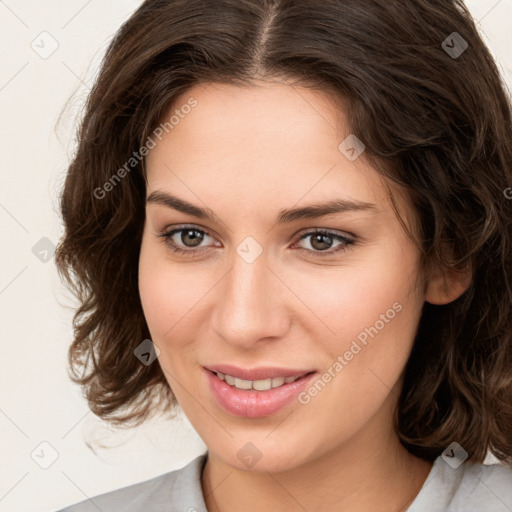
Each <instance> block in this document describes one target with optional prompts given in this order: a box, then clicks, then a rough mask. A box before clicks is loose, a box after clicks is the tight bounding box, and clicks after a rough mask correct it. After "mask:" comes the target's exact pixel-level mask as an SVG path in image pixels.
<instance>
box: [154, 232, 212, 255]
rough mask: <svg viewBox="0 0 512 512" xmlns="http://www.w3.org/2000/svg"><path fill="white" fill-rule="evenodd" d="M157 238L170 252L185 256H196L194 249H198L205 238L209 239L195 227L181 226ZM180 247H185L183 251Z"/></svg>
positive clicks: (205, 233)
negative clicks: (160, 239)
mask: <svg viewBox="0 0 512 512" xmlns="http://www.w3.org/2000/svg"><path fill="white" fill-rule="evenodd" d="M176 235H179V236H176ZM205 235H206V236H205ZM158 236H159V237H160V238H162V239H163V241H164V243H165V244H166V245H167V247H169V249H171V251H173V252H175V253H177V254H181V255H185V256H192V255H194V254H197V253H198V252H199V251H198V250H197V249H196V247H198V246H199V245H200V244H201V242H203V240H205V238H206V237H210V238H211V236H210V235H209V234H208V233H207V232H206V231H204V230H203V229H198V228H197V227H195V226H181V227H179V228H176V229H173V230H171V231H168V232H165V233H162V234H161V235H158ZM177 241H178V243H181V244H183V246H180V245H178V243H177ZM182 247H185V249H183V248H182ZM187 248H188V249H187ZM202 250H204V249H200V251H202Z"/></svg>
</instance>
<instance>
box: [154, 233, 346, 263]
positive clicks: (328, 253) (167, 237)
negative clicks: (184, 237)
mask: <svg viewBox="0 0 512 512" xmlns="http://www.w3.org/2000/svg"><path fill="white" fill-rule="evenodd" d="M187 230H193V231H198V232H199V233H203V234H205V235H208V236H211V235H210V234H209V233H208V232H207V231H205V230H204V229H199V228H197V227H196V226H193V225H186V226H180V227H178V228H174V229H172V230H171V231H166V232H164V233H161V234H159V235H157V236H158V237H159V238H162V239H163V240H162V241H163V242H164V243H165V244H166V246H167V247H168V248H169V249H170V250H171V251H172V252H174V253H176V254H179V255H181V256H186V257H191V256H195V255H197V253H198V252H202V251H204V250H205V249H204V248H203V249H199V250H196V249H182V248H181V247H178V246H177V245H176V244H175V243H174V242H172V241H171V239H172V237H173V235H175V234H176V233H180V232H181V231H187ZM318 233H321V234H324V235H328V236H330V237H332V238H334V239H336V240H338V241H339V242H342V243H341V244H340V245H339V246H338V248H336V249H334V250H331V249H326V250H325V251H318V250H317V251H314V250H311V249H304V248H299V249H298V250H299V251H301V252H303V251H306V252H308V253H313V254H314V255H315V256H318V257H320V258H326V257H329V256H332V255H333V254H336V253H338V252H343V251H345V250H346V249H347V247H348V246H349V245H354V244H355V240H354V239H352V238H349V237H347V236H345V235H341V234H339V233H337V232H333V231H329V230H325V229H314V230H313V231H308V232H307V233H304V234H302V235H300V236H299V239H298V242H300V241H301V240H303V239H305V238H307V237H309V236H311V235H316V234H318Z"/></svg>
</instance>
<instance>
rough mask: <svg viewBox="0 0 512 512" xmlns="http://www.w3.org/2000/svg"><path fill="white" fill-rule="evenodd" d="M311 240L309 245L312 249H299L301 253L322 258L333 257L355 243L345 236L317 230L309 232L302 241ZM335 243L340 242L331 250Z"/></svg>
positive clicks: (301, 238)
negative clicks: (312, 254)
mask: <svg viewBox="0 0 512 512" xmlns="http://www.w3.org/2000/svg"><path fill="white" fill-rule="evenodd" d="M307 238H310V240H309V242H308V244H309V245H310V247H312V248H313V250H311V249H307V248H306V249H305V248H303V247H302V248H299V250H300V251H306V252H309V253H314V256H319V257H321V258H323V257H327V256H332V255H333V254H334V253H338V252H340V251H344V250H346V248H347V246H349V245H352V244H354V243H355V240H354V239H353V238H350V237H348V236H346V235H344V234H341V233H338V232H333V231H327V230H322V229H316V230H314V231H308V232H307V233H305V234H303V235H301V237H300V240H299V241H302V240H305V239H307ZM334 241H337V242H339V244H338V245H337V246H335V249H333V250H330V249H331V246H332V244H333V243H334Z"/></svg>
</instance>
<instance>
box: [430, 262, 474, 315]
mask: <svg viewBox="0 0 512 512" xmlns="http://www.w3.org/2000/svg"><path fill="white" fill-rule="evenodd" d="M471 279H472V271H471V266H469V265H468V266H467V267H465V268H464V269H462V270H449V271H446V270H445V271H444V272H443V270H442V269H441V268H438V269H437V270H436V271H434V272H433V273H432V274H431V277H430V280H429V282H428V284H427V289H426V295H425V300H426V301H427V302H430V304H436V305H442V304H448V303H450V302H453V301H454V300H455V299H458V298H459V297H460V296H461V295H462V294H463V293H464V292H465V291H466V290H467V289H468V288H469V285H470V284H471Z"/></svg>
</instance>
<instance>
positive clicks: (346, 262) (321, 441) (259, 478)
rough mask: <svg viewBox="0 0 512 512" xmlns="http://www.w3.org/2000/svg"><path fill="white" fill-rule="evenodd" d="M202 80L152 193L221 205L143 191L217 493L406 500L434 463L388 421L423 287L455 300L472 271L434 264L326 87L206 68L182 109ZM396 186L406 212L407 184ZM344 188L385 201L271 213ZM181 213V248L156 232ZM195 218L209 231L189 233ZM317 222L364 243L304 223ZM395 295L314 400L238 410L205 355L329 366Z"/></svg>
mask: <svg viewBox="0 0 512 512" xmlns="http://www.w3.org/2000/svg"><path fill="white" fill-rule="evenodd" d="M190 97H193V98H195V100H196V101H197V106H196V107H195V108H194V109H192V110H191V112H190V113H189V114H187V115H186V116H184V117H183V119H180V122H179V123H178V124H177V125H175V126H174V128H173V129H172V130H170V131H169V133H167V134H165V136H164V137H163V138H162V141H161V142H158V144H157V146H156V147H155V148H154V149H152V150H151V151H150V154H149V155H148V158H147V162H146V163H147V178H148V182H147V196H149V195H150V194H151V193H152V192H155V191H160V192H165V193H168V194H172V195H173V196H176V197H179V198H180V199H183V200H185V201H187V202H189V203H192V204H194V205H196V206H198V207H201V208H209V209H210V210H212V211H213V212H214V215H215V220H214V221H212V220H209V219H205V218H202V219H201V218H198V217H195V216H193V215H191V214H185V213H181V212H178V211H176V210H174V209H172V208H170V207H168V206H166V205H163V204H159V203H155V202H149V203H148V204H147V206H146V220H145V226H144V233H143V240H142V246H141V253H140V264H139V287H140V296H141V300H142V305H143V309H144V314H145V317H146V320H147V323H148V326H149V329H150V333H151V336H152V340H153V342H154V343H155V345H156V346H157V347H158V348H159V349H160V356H159V358H158V364H160V365H161V367H162V369H163V371H164V373H165V375H166V378H167V381H168V383H169V385H170V386H171V388H172V390H173V392H174V394H175V396H176V398H177V400H178V402H179V404H180V406H181V408H182V409H183V411H184V413H185V414H186V416H187V417H188V419H189V420H190V422H191V424H192V425H193V427H194V428H195V430H196V431H197V432H198V434H199V435H200V436H201V438H202V439H203V441H204V443H205V444H206V445H207V447H208V450H209V457H208V460H207V463H206V466H205V469H204V472H203V475H202V489H203V494H204V496H205V503H206V505H207V508H208V510H209V511H210V512H239V511H240V510H244V511H247V512H260V511H261V512H263V511H265V512H266V511H268V510H272V511H273V512H292V511H295V510H296V511H297V512H299V511H304V510H308V511H316V510H322V511H324V512H344V511H354V510H387V511H392V512H395V511H396V512H398V511H402V510H405V509H406V508H407V507H408V505H409V504H410V503H411V502H412V501H413V500H414V498H415V497H416V495H417V493H418V492H419V490H420V488H421V486H422V485H423V483H424V481H425V479H426V477H427V476H428V473H429V471H430V469H431V467H432V464H431V463H429V462H426V461H423V460H421V459H419V458H417V457H414V456H413V455H411V454H410V453H409V452H408V451H407V450H405V449H404V448H403V447H402V445H401V444H400V443H399V441H398V438H397V435H396V433H395V432H394V430H393V426H392V418H393V411H394V409H395V406H396V402H397V399H398V396H399V391H400V388H401V383H402V380H401V379H402V374H403V369H404V367H405V364H406V362H407V359H408V356H409V354H410V351H411V348H412V343H413V340H414V336H415V333H416V329H417V326H418V322H419V319H420V315H421V310H422V306H423V304H424V302H425V301H429V302H432V303H435V304H445V303H448V302H450V301H452V300H455V299H456V298H457V297H458V296H459V295H460V294H461V293H463V291H464V290H465V289H466V288H467V286H468V284H469V277H467V278H465V279H462V280H461V279H460V277H459V276H457V278H454V277H453V278H452V277H451V276H445V277H446V281H444V280H443V276H442V275H441V274H440V273H436V272H432V273H430V274H429V275H428V276H426V275H424V272H423V271H422V269H421V267H420V250H419V248H418V246H417V245H416V244H415V243H414V242H413V241H412V240H411V239H410V238H409V237H408V236H407V234H406V233H405V231H404V229H403V228H402V226H401V225H400V222H399V220H398V218H397V216H396V215H395V213H394V212H393V210H392V207H391V203H390V200H389V197H388V194H387V191H386V188H385V182H384V181H383V178H382V177H381V175H380V174H378V173H377V171H376V170H374V169H373V168H371V167H370V166H369V165H368V163H367V162H366V161H365V158H364V153H363V154H362V155H361V156H360V157H359V158H357V159H356V160H354V161H350V160H349V159H348V158H347V157H346V155H345V154H344V153H342V152H341V151H340V150H339V149H338V146H339V144H340V142H341V141H343V140H344V139H345V138H346V137H347V136H348V135H349V134H350V133H351V131H350V127H349V126H348V125H347V121H346V118H345V116H344V113H343V110H341V109H340V105H341V104H342V103H340V102H339V101H336V99H335V98H334V97H333V96H331V95H330V94H328V93H327V92H321V91H317V90H313V89H309V88H303V87H297V86H295V85H291V84H290V83H286V82H283V81H277V80H276V81H259V82H258V83H257V84H255V85H254V86H247V87H237V86H233V85H225V84H200V85H195V86H194V87H192V88H191V89H189V90H188V91H187V92H186V93H184V94H182V95H181V96H180V98H178V99H177V100H176V102H175V103H174V105H173V107H172V109H171V110H174V109H176V108H180V105H184V104H186V103H187V100H188V99H189V98H190ZM376 122H378V120H376ZM390 187H391V189H392V190H393V194H394V197H395V199H396V201H397V203H398V207H399V210H400V212H401V214H402V217H403V218H404V219H405V220H406V222H407V223H408V225H409V226H411V229H412V228H413V227H414V219H415V217H414V211H413V210H412V207H411V204H410V202H409V199H408V198H407V196H406V195H405V194H403V191H401V190H399V189H398V188H397V186H396V185H393V184H391V182H390ZM334 199H344V200H350V201H362V202H366V203H371V204H372V205H374V207H373V209H371V210H361V211H348V212H342V213H335V214H329V215H325V216H322V217H318V218H314V219H299V220H295V221H293V222H290V223H286V224H282V225H281V224H279V225H278V224H276V219H277V215H278V214H279V213H280V212H281V211H282V210H285V209H290V208H297V207H301V206H306V205H311V204H316V203H323V202H327V201H330V200H334ZM183 225H185V226H186V229H185V230H184V231H182V232H178V233H177V234H174V235H173V236H172V240H173V241H174V243H175V244H176V245H177V246H178V247H179V248H181V249H183V250H188V251H195V252H194V253H188V254H187V255H179V254H177V253H173V252H172V250H171V249H170V247H169V246H168V245H167V244H166V242H165V239H164V238H163V237H162V236H161V235H162V234H165V233H168V232H169V231H170V230H171V229H173V228H174V229H176V228H177V227H182V226H183ZM189 229H196V230H202V233H201V232H200V233H196V232H193V236H194V237H195V241H194V239H193V238H191V237H187V232H188V231H189ZM318 229H322V230H324V231H328V232H329V231H331V232H332V231H334V232H336V233H339V234H341V235H344V236H349V237H351V239H352V240H353V241H354V243H352V244H348V245H347V244H344V243H342V242H340V241H338V240H337V239H336V238H334V237H332V238H330V237H329V235H327V238H324V239H323V240H320V241H319V242H318V241H317V242H315V235H314V234H313V235H310V236H309V237H306V238H304V239H302V240H301V239H300V236H301V235H303V234H305V233H308V232H311V231H312V230H318ZM198 236H199V237H200V238H199V243H198V238H197V237H198ZM201 236H202V238H201ZM247 237H252V238H253V239H254V240H255V241H256V242H257V243H258V244H259V246H260V247H261V248H262V249H263V252H262V253H261V254H260V255H259V256H258V257H257V258H256V259H255V261H253V262H252V263H248V262H247V261H245V260H244V259H243V258H242V257H241V256H240V255H239V254H238V253H237V247H238V246H239V245H240V244H241V243H242V242H243V241H245V239H246V238H247ZM340 247H341V250H338V251H337V252H334V251H335V250H336V249H340ZM301 249H302V250H301ZM251 250H252V249H251ZM325 252H330V254H329V255H328V256H327V257H322V253H325ZM397 302H398V303H399V304H400V305H401V306H402V309H401V311H400V312H399V313H397V314H396V316H395V317H394V318H393V319H392V320H390V321H389V322H387V323H386V324H385V326H384V328H382V329H380V330H379V333H378V335H376V336H375V337H374V338H371V339H369V342H368V344H367V346H365V347H364V348H363V349H362V350H361V351H360V352H359V353H358V354H357V355H355V356H354V357H353V359H352V360H351V361H350V362H349V363H348V364H347V365H346V366H345V367H344V368H343V369H342V371H340V372H338V373H337V374H336V377H335V378H333V379H332V380H331V381H330V382H329V383H328V384H327V385H326V386H325V388H324V389H322V390H321V392H319V393H318V394H317V395H316V396H314V397H312V398H311V400H310V402H309V403H308V404H307V405H303V404H301V403H299V401H298V400H297V401H295V400H294V401H293V403H291V404H290V405H288V406H286V407H285V408H284V409H282V410H280V411H278V412H277V413H275V414H273V415H271V416H267V417H263V418H243V417H238V416H234V415H232V414H230V413H228V412H226V411H224V409H222V408H221V407H220V406H219V405H218V403H217V402H216V400H215V398H214V397H213V395H212V393H211V391H210V389H209V386H208V382H207V380H206V378H205V372H204V370H203V367H204V366H208V365H212V364H220V363H229V364H234V365H237V366H239V367H243V368H255V367H260V366H278V367H279V366H282V367H293V368H299V369H304V370H308V369H316V370H317V371H318V375H319V376H321V375H322V374H323V373H324V372H325V371H326V370H327V369H328V368H329V367H332V365H333V362H334V361H336V358H337V357H338V356H339V355H343V354H344V353H345V352H346V351H347V350H348V349H349V347H350V345H351V343H352V341H353V340H354V339H356V338H357V336H358V334H360V333H361V332H362V331H364V329H365V328H367V327H370V326H373V325H375V323H376V321H377V320H379V318H381V317H380V315H381V314H385V313H386V311H387V310H388V309H389V308H391V307H392V305H393V304H394V303H397ZM155 364H156V363H155ZM248 442H250V443H252V444H253V445H254V446H256V447H257V450H258V451H259V452H260V453H261V458H260V459H259V460H258V462H257V463H256V464H255V465H254V466H252V467H251V468H249V467H247V466H246V464H245V463H244V462H243V461H242V460H241V458H239V457H238V456H237V453H238V452H239V450H240V449H241V448H242V447H244V446H245V445H246V443H248Z"/></svg>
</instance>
